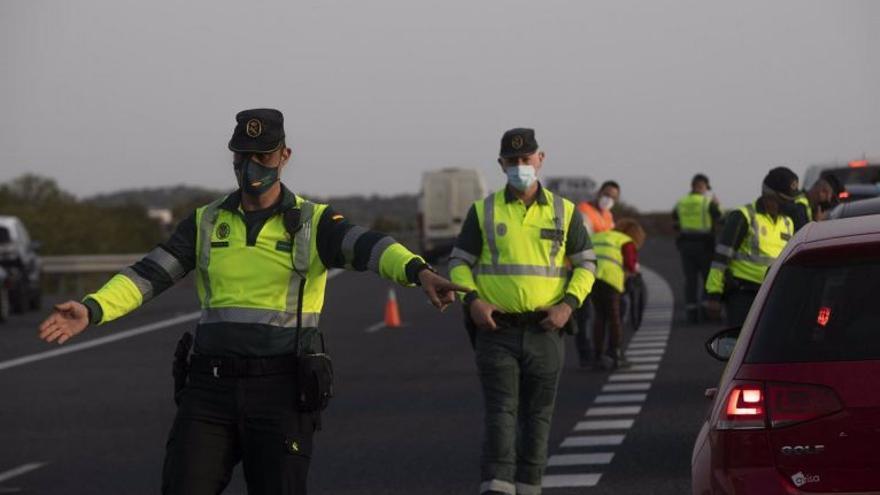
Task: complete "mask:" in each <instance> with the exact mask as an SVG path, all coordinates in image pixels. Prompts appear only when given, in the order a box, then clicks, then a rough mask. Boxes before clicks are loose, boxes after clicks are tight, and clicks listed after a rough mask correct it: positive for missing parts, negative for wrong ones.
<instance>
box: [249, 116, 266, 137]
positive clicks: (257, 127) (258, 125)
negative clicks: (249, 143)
mask: <svg viewBox="0 0 880 495" xmlns="http://www.w3.org/2000/svg"><path fill="white" fill-rule="evenodd" d="M245 132H247V135H248V136H250V137H252V138H255V137H260V134H262V133H263V123H262V122H260V120H259V119H251V120H248V122H247V126H245Z"/></svg>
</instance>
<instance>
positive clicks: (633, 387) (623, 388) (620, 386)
mask: <svg viewBox="0 0 880 495" xmlns="http://www.w3.org/2000/svg"><path fill="white" fill-rule="evenodd" d="M650 389H651V382H647V383H609V384H608V385H605V386H604V387H602V391H603V392H644V391H646V390H650Z"/></svg>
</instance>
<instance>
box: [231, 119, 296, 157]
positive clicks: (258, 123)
mask: <svg viewBox="0 0 880 495" xmlns="http://www.w3.org/2000/svg"><path fill="white" fill-rule="evenodd" d="M235 121H236V124H235V130H234V131H232V139H230V140H229V149H230V150H231V151H235V152H237V153H270V152H272V151H275V150H277V149H278V148H280V147H281V144H282V143H283V142H284V115H282V114H281V112H279V111H278V110H275V109H273V108H255V109H252V110H244V111H241V112H238V115H236V116H235Z"/></svg>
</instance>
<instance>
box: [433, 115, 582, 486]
mask: <svg viewBox="0 0 880 495" xmlns="http://www.w3.org/2000/svg"><path fill="white" fill-rule="evenodd" d="M499 155H500V158H499V160H498V163H499V164H500V165H501V170H502V171H503V172H504V174H505V175H506V176H507V186H506V187H505V188H503V189H501V190H499V191H496V192H494V193H492V194H490V195H489V196H488V197H487V198H485V199H482V200H479V201H477V202H475V203H474V205H473V206H472V207H471V208H470V210H469V211H468V214H467V217H466V218H465V221H464V223H463V224H462V227H461V233H460V234H459V236H458V239H456V242H455V247H454V249H453V250H452V254H451V255H450V261H449V267H450V278H451V279H452V280H453V281H454V282H455V283H456V284H458V285H462V286H465V287H468V288H470V291H469V292H468V293H467V294H466V295H465V296H464V304H465V316H466V325H467V328H468V332H469V333H470V334H471V339H472V343H473V345H474V350H475V354H476V362H477V368H478V369H479V372H480V382H481V384H482V387H483V395H484V398H485V404H486V411H485V416H484V422H485V429H484V431H485V441H484V442H483V455H482V457H481V477H482V484H481V486H480V493H483V494H493V495H498V494H509V495H514V494H516V495H537V494H540V493H541V480H542V476H543V473H544V467H545V465H546V463H547V441H548V438H549V434H550V422H551V419H552V416H553V409H554V405H555V403H556V390H557V385H558V384H559V376H560V374H561V372H562V367H563V361H564V352H563V348H564V346H563V338H562V335H561V331H562V329H563V328H568V327H569V323H570V319H571V315H572V311H573V310H574V309H575V308H577V307H578V306H580V305H581V304H582V303H583V300H584V298H585V297H586V296H587V294H589V292H590V289H591V288H592V286H593V281H594V280H595V276H594V272H595V270H596V256H595V253H594V252H593V249H592V248H591V246H590V239H589V236H587V231H586V229H585V228H584V224H583V221H582V219H581V217H580V214H579V213H578V212H577V209H576V208H575V206H574V204H573V203H572V202H571V201H568V200H567V199H564V198H563V197H561V196H559V195H557V194H554V193H552V192H551V191H548V190H547V189H545V188H544V187H542V185H541V183H540V182H539V181H538V173H539V172H540V170H541V168H542V167H543V164H544V152H542V151H540V150H539V149H538V142H537V140H536V139H535V131H534V130H532V129H525V128H519V129H511V130H509V131H507V132H505V133H504V136H503V137H502V138H501V151H500V153H499Z"/></svg>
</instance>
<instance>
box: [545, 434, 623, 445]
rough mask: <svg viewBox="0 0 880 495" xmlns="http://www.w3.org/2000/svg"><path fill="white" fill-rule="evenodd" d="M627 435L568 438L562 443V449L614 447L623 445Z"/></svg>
mask: <svg viewBox="0 0 880 495" xmlns="http://www.w3.org/2000/svg"><path fill="white" fill-rule="evenodd" d="M625 437H626V435H585V436H580V437H568V438H566V439H565V440H563V441H562V445H560V447H562V448H573V447H574V448H577V447H609V446H611V447H613V446H617V445H620V444H622V443H623V439H624V438H625Z"/></svg>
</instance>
